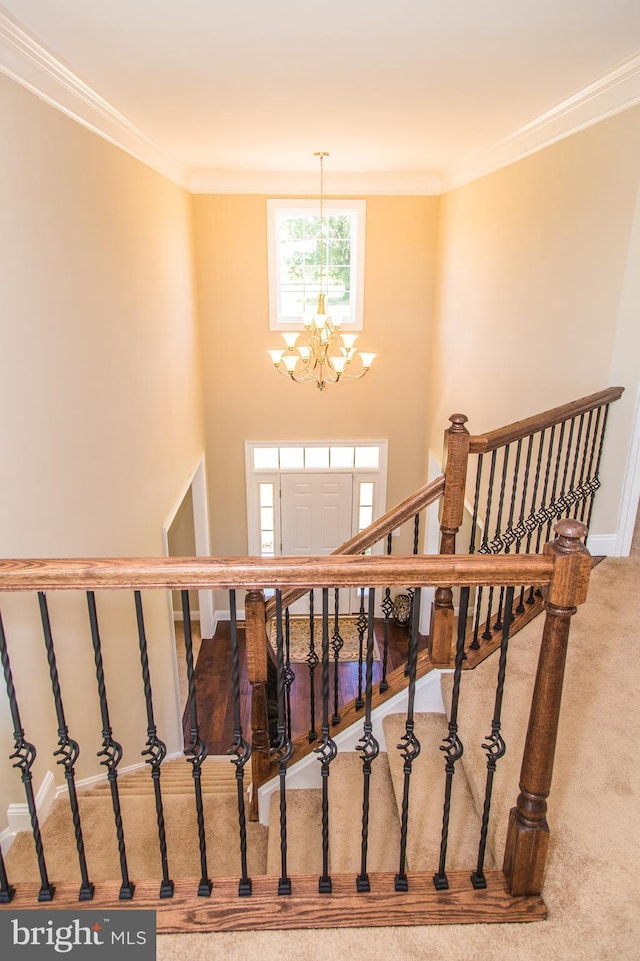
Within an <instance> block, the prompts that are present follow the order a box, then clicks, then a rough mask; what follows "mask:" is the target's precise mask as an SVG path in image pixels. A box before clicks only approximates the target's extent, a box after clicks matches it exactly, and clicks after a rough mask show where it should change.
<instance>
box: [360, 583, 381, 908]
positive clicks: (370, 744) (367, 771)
mask: <svg viewBox="0 0 640 961" xmlns="http://www.w3.org/2000/svg"><path fill="white" fill-rule="evenodd" d="M374 611H375V591H374V589H373V588H372V587H370V588H369V624H368V631H367V683H366V691H365V715H364V726H363V728H364V729H363V734H362V737H361V739H360V740H359V741H358V743H357V744H356V751H360V753H361V754H362V778H363V797H362V848H361V859H360V874H359V875H358V877H357V878H356V890H357V891H359V892H364V891H370V890H371V885H370V883H369V875H368V874H367V850H368V846H369V794H370V789H371V765H372V764H373V762H374V761H375V759H376V758H377V756H378V754H379V753H380V745H379V744H378V742H377V741H376V739H375V737H374V736H373V723H372V721H371V697H372V694H373V616H374Z"/></svg>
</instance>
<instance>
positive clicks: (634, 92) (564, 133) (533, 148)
mask: <svg viewBox="0 0 640 961" xmlns="http://www.w3.org/2000/svg"><path fill="white" fill-rule="evenodd" d="M637 103H640V54H639V55H637V56H635V57H632V58H631V60H627V61H626V62H625V63H623V64H621V65H620V66H619V67H617V68H616V69H615V70H612V71H611V72H610V73H608V74H606V75H605V76H604V77H602V78H601V79H600V80H597V81H595V82H594V83H592V84H589V86H588V87H585V88H584V89H583V90H580V91H579V92H578V93H576V94H574V95H573V96H571V97H568V98H567V99H566V100H563V101H562V103H559V104H557V105H556V106H555V107H552V108H551V110H548V111H547V112H546V113H543V114H541V115H540V116H539V117H536V119H535V120H532V121H531V122H530V123H528V124H525V125H524V126H523V127H520V128H519V129H518V130H515V131H514V132H513V133H512V134H509V136H508V137H505V138H504V139H503V140H500V141H499V142H498V143H496V144H494V146H492V147H490V148H489V149H488V150H485V151H483V152H481V153H478V154H475V155H474V156H472V157H469V159H468V160H467V161H465V162H463V163H461V164H458V165H456V166H453V167H450V168H449V169H448V170H447V171H446V172H445V174H444V176H443V178H442V185H443V190H444V191H448V190H453V189H454V188H455V187H461V186H463V185H464V184H467V183H470V182H471V181H473V180H477V179H478V178H479V177H484V176H486V175H487V174H490V173H492V172H493V171H494V170H499V169H500V168H501V167H506V166H508V165H509V164H512V163H515V162H516V161H517V160H522V159H523V158H524V157H528V156H529V155H530V154H533V153H537V152H538V151H539V150H544V148H545V147H550V146H551V145H552V144H554V143H557V142H558V141H559V140H564V139H565V138H566V137H570V136H572V134H575V133H578V132H579V131H580V130H585V129H586V128H587V127H592V126H593V125H594V124H596V123H600V121H601V120H606V119H607V117H612V116H614V115H615V114H617V113H621V112H622V111H623V110H627V109H628V108H629V107H633V106H634V105H635V104H637Z"/></svg>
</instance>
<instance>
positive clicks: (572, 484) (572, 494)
mask: <svg viewBox="0 0 640 961" xmlns="http://www.w3.org/2000/svg"><path fill="white" fill-rule="evenodd" d="M584 418H585V414H581V415H580V422H579V424H578V436H577V438H576V446H575V453H574V457H573V467H572V468H571V480H570V481H569V490H568V491H567V492H566V493H565V503H566V511H567V514H568V513H569V511H570V510H571V508H572V507H573V505H574V504H575V502H576V501H577V500H578V497H579V496H580V494H579V492H578V489H577V487H576V474H577V473H578V462H579V460H580V454H581V452H582V450H583V448H582V445H581V441H582V431H583V429H584Z"/></svg>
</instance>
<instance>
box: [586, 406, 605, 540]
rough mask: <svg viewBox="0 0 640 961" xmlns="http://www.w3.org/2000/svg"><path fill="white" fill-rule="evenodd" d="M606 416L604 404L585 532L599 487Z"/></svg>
mask: <svg viewBox="0 0 640 961" xmlns="http://www.w3.org/2000/svg"><path fill="white" fill-rule="evenodd" d="M608 416H609V404H606V405H605V408H604V417H603V418H602V429H601V431H600V441H599V443H598V457H597V459H596V467H595V471H594V474H593V478H592V479H591V482H590V485H589V486H590V489H591V498H590V500H589V512H588V514H587V519H586V521H585V523H586V525H587V530H588V529H589V527H590V525H591V515H592V513H593V499H594V497H595V495H596V491H597V490H598V489H599V487H600V461H601V459H602V447H603V444H604V434H605V430H606V428H607V418H608Z"/></svg>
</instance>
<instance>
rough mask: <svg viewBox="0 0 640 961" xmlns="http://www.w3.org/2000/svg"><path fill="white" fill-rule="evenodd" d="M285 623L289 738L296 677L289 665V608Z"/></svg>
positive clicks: (286, 611) (285, 677)
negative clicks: (292, 694) (293, 687)
mask: <svg viewBox="0 0 640 961" xmlns="http://www.w3.org/2000/svg"><path fill="white" fill-rule="evenodd" d="M284 624H285V662H284V689H285V698H286V706H287V737H288V738H289V739H291V688H292V686H293V682H294V681H295V679H296V675H295V673H294V672H293V669H292V667H291V617H290V614H289V608H288V607H287V608H286V610H285V612H284Z"/></svg>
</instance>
